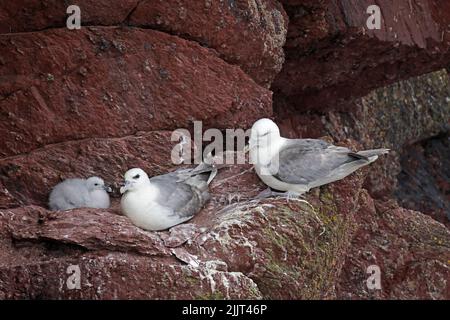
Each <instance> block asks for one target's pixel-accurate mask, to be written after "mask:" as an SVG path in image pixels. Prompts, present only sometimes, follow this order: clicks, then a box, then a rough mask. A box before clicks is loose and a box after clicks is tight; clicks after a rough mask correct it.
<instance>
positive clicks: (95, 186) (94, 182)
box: [86, 177, 111, 192]
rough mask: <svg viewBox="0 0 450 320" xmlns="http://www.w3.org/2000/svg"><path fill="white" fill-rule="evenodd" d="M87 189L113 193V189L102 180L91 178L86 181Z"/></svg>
mask: <svg viewBox="0 0 450 320" xmlns="http://www.w3.org/2000/svg"><path fill="white" fill-rule="evenodd" d="M86 187H87V188H88V190H89V191H91V192H92V191H96V190H105V191H107V192H111V188H110V187H109V186H107V185H106V184H105V181H103V179H102V178H99V177H90V178H88V179H87V180H86Z"/></svg>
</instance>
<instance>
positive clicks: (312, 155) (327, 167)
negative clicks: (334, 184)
mask: <svg viewBox="0 0 450 320" xmlns="http://www.w3.org/2000/svg"><path fill="white" fill-rule="evenodd" d="M351 153H352V152H351V151H350V150H349V149H347V148H345V147H337V146H333V145H330V144H328V143H326V142H325V141H322V140H315V139H295V140H294V139H293V140H290V141H288V143H286V144H285V145H284V146H283V148H282V149H281V150H280V152H279V154H278V159H273V161H278V166H276V167H277V169H278V171H277V172H274V176H275V177H276V178H278V179H279V180H281V181H284V182H287V183H292V184H305V185H308V184H309V183H311V182H314V181H317V180H319V179H321V178H323V177H325V176H327V175H329V174H330V172H332V171H333V170H335V169H337V168H339V167H340V166H342V165H343V164H345V163H348V162H351V161H354V160H355V157H352V156H351Z"/></svg>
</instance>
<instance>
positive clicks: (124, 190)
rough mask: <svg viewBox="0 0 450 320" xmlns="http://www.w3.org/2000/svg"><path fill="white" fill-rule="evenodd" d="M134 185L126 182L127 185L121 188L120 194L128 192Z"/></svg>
mask: <svg viewBox="0 0 450 320" xmlns="http://www.w3.org/2000/svg"><path fill="white" fill-rule="evenodd" d="M132 184H133V183H132V182H131V181H129V180H125V183H124V184H123V185H122V187H120V194H124V193H125V192H127V191H128V190H129V189H130V187H131V185H132Z"/></svg>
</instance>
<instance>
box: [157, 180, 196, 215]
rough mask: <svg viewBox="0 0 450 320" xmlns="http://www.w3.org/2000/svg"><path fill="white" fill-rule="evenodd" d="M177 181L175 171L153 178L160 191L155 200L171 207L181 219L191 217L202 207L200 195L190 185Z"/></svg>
mask: <svg viewBox="0 0 450 320" xmlns="http://www.w3.org/2000/svg"><path fill="white" fill-rule="evenodd" d="M177 181H178V176H177V175H176V174H173V173H172V174H165V175H161V176H156V177H153V178H151V179H150V182H151V183H152V184H153V185H154V186H155V187H157V188H158V191H159V194H158V197H157V199H156V200H155V202H157V203H158V204H159V205H161V206H164V207H167V208H169V209H171V210H172V211H173V212H174V215H177V216H178V217H180V219H182V218H187V217H191V216H193V215H195V213H197V212H198V211H199V210H200V208H201V203H200V200H199V196H198V194H197V193H196V192H195V191H194V190H193V189H192V187H191V186H190V185H188V184H186V183H184V182H177Z"/></svg>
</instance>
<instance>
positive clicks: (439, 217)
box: [0, 0, 450, 299]
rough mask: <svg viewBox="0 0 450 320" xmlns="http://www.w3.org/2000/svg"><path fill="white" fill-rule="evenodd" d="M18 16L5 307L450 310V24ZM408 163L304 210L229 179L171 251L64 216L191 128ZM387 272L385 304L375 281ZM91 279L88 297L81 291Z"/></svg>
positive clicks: (9, 108) (4, 146)
mask: <svg viewBox="0 0 450 320" xmlns="http://www.w3.org/2000/svg"><path fill="white" fill-rule="evenodd" d="M372 2H373V1H360V0H331V1H323V0H318V1H311V0H280V1H276V0H236V1H209V0H206V1H178V0H177V1H172V0H168V1H147V0H127V1H104V0H101V1H98V0H97V1H93V0H80V1H78V2H77V3H78V5H79V6H80V8H81V13H82V28H81V29H80V30H72V31H71V30H68V29H66V28H65V24H66V18H67V14H66V4H65V2H64V1H57V0H43V1H31V0H19V1H13V2H8V3H6V2H2V3H0V135H1V137H2V139H1V140H0V299H27V298H33V299H263V298H266V299H420V298H423V299H450V230H449V228H448V227H449V226H450V223H449V220H448V219H449V218H450V205H449V203H450V198H449V194H450V190H449V186H450V181H449V179H450V173H449V171H448V170H449V168H450V165H449V157H448V155H449V136H448V135H449V119H450V80H449V75H448V73H447V71H446V69H445V68H448V67H449V66H450V30H449V29H448V26H449V25H450V4H449V3H448V2H446V1H438V0H420V1H419V0H397V1H388V0H378V1H376V3H377V4H378V5H379V6H380V7H381V11H382V18H383V19H382V28H381V30H367V29H366V28H365V25H366V24H365V22H366V19H367V17H368V15H367V14H366V9H367V6H368V5H369V4H372ZM262 117H273V118H274V119H275V120H276V121H277V123H279V125H280V128H281V131H282V134H283V135H284V136H288V137H305V138H306V137H311V138H318V137H326V138H327V139H328V140H330V141H334V143H336V144H338V145H345V146H348V147H350V148H352V149H355V150H357V149H362V148H376V147H385V148H390V149H392V151H391V152H390V153H389V155H387V156H385V157H383V158H380V159H379V160H378V161H377V162H375V163H374V164H372V165H371V166H369V167H366V168H364V169H362V170H360V171H358V172H356V173H354V174H352V175H351V176H349V177H347V178H346V179H343V180H341V181H339V182H336V183H333V184H330V185H328V186H325V187H321V188H317V189H314V190H312V191H311V192H310V193H308V194H307V195H306V200H307V201H308V202H309V204H308V203H306V202H304V201H295V200H293V201H289V202H287V201H286V200H285V199H280V198H274V199H265V200H259V201H257V200H254V197H255V196H256V195H257V194H258V193H259V192H261V191H262V190H264V189H265V186H264V185H263V184H262V183H261V182H260V181H259V179H258V177H257V176H256V174H255V172H254V171H253V169H252V167H251V166H250V165H248V164H246V165H229V166H226V167H224V168H223V169H221V170H220V172H219V174H218V176H217V177H216V178H215V179H214V181H213V182H212V184H211V192H212V199H211V201H210V202H209V203H208V204H207V205H206V207H205V208H204V209H203V210H202V211H201V212H200V213H199V214H198V215H197V216H196V217H195V218H194V219H192V220H191V221H189V222H188V223H186V224H182V225H178V226H176V227H173V228H172V229H170V230H168V231H162V232H147V231H144V230H141V229H139V228H137V227H135V226H134V225H133V224H132V223H131V222H130V221H129V219H128V218H127V217H125V216H122V215H121V213H120V210H119V205H118V204H119V195H118V194H117V193H116V194H114V195H113V199H112V206H111V208H110V209H108V210H98V209H76V210H72V211H70V212H51V211H49V210H48V208H47V197H48V194H49V192H50V190H51V188H52V186H54V185H55V184H56V183H58V182H60V181H62V180H63V179H66V178H71V177H87V176H90V175H93V174H96V175H99V176H101V177H103V178H104V179H105V180H106V181H107V182H108V183H111V184H112V185H113V186H115V189H117V187H118V185H119V183H120V182H121V180H122V175H123V173H124V172H125V171H126V170H127V169H129V168H131V167H141V168H143V169H144V170H145V171H146V172H148V173H149V175H156V174H161V173H164V172H167V171H170V170H174V169H175V168H177V166H176V165H175V164H173V163H172V162H171V151H172V148H173V146H174V145H175V144H176V143H178V141H172V137H171V134H172V131H173V130H175V129H177V128H186V129H188V130H192V126H193V121H195V120H198V121H202V123H203V129H208V128H218V129H221V130H223V129H226V128H243V129H247V128H249V127H250V126H251V125H252V123H253V122H254V121H255V120H257V119H259V118H262ZM372 265H376V266H378V267H379V268H380V271H381V289H370V288H369V287H368V286H367V282H366V280H367V279H368V277H369V276H370V274H368V273H367V268H368V267H369V266H372ZM78 271H79V275H80V278H79V279H80V282H79V286H78V284H77V283H76V282H75V283H74V282H71V281H72V280H73V279H74V278H73V276H74V274H73V273H74V272H75V273H77V272H78Z"/></svg>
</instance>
